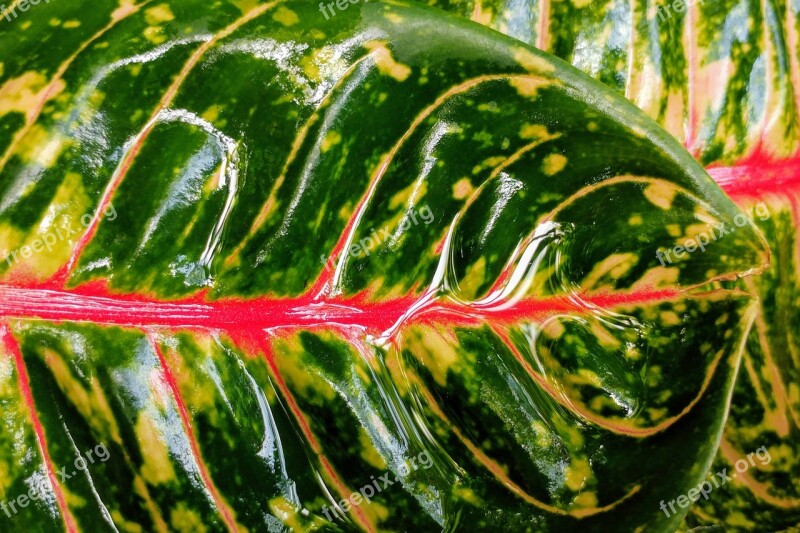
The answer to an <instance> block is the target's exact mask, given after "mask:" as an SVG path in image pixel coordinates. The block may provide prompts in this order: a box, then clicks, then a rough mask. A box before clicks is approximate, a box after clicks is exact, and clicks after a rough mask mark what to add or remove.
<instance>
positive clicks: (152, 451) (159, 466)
mask: <svg viewBox="0 0 800 533" xmlns="http://www.w3.org/2000/svg"><path fill="white" fill-rule="evenodd" d="M134 430H135V431H136V438H137V440H138V441H139V446H140V447H141V449H142V456H143V457H144V463H143V464H142V477H143V478H144V479H145V481H147V482H148V483H149V484H151V485H160V484H162V483H169V482H170V481H172V480H173V479H175V471H174V470H173V468H172V461H170V458H169V449H168V448H167V444H166V442H164V435H163V434H161V432H160V431H159V430H158V428H157V427H156V423H155V421H154V420H153V418H152V417H151V416H150V414H148V413H142V414H141V415H139V419H138V420H137V421H136V426H135V428H134Z"/></svg>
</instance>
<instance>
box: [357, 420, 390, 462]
mask: <svg viewBox="0 0 800 533" xmlns="http://www.w3.org/2000/svg"><path fill="white" fill-rule="evenodd" d="M358 443H359V444H360V445H361V458H362V459H364V461H366V462H367V463H369V464H371V465H372V466H374V467H375V468H377V469H378V470H386V459H384V458H383V456H382V455H381V454H379V453H378V450H376V449H375V445H374V444H372V441H371V440H370V438H369V435H367V432H366V430H365V429H364V428H360V430H359V432H358Z"/></svg>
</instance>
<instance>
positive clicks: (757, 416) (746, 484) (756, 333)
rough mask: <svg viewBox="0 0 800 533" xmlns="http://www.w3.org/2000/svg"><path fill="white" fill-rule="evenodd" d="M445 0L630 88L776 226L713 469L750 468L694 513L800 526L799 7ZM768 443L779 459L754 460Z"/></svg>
mask: <svg viewBox="0 0 800 533" xmlns="http://www.w3.org/2000/svg"><path fill="white" fill-rule="evenodd" d="M438 4H439V5H441V6H442V7H445V8H447V9H449V10H452V11H455V12H458V13H460V14H462V15H463V16H466V17H470V18H472V19H473V20H476V21H478V22H481V23H484V24H487V25H489V26H491V27H493V28H495V29H498V30H499V31H502V32H503V33H506V34H508V35H511V36H513V37H516V38H518V39H520V40H522V41H525V42H528V43H530V44H534V45H536V46H538V47H540V48H542V49H544V50H546V51H548V52H551V53H553V54H555V55H557V56H559V57H561V58H563V59H565V60H567V61H569V62H570V63H572V64H573V65H574V66H576V67H578V68H579V69H581V70H583V71H584V72H586V73H588V74H590V75H591V76H593V77H595V78H596V79H598V80H600V81H602V82H604V83H606V84H607V85H609V86H610V87H612V88H615V89H616V90H617V91H618V92H620V93H622V94H624V95H625V96H627V97H628V98H629V99H630V100H631V101H633V102H634V103H636V104H637V105H638V106H639V107H640V108H641V109H642V110H644V111H645V112H646V113H647V114H648V115H650V116H651V117H652V118H654V119H656V120H657V121H658V122H659V123H660V124H661V125H662V126H664V128H666V129H667V130H668V131H670V132H671V133H672V134H673V135H674V136H675V137H676V138H678V139H679V140H681V141H682V142H683V143H684V145H685V146H686V147H687V148H688V149H689V150H690V151H691V152H692V153H693V154H694V155H695V156H696V157H697V158H698V160H699V161H701V162H703V163H705V164H707V165H710V168H709V169H708V170H709V172H710V173H711V175H712V176H713V177H714V178H715V179H716V180H717V181H718V183H719V184H720V185H722V186H723V188H724V189H725V190H726V192H728V193H729V194H730V195H731V197H732V198H733V199H734V200H735V201H736V202H737V204H738V205H739V206H740V207H741V208H742V209H743V210H744V211H746V212H748V213H750V214H751V215H752V217H753V218H754V220H755V221H756V223H757V224H758V225H759V227H760V229H761V230H762V231H763V232H764V234H765V235H766V238H767V240H768V242H769V243H770V248H771V250H772V255H773V259H772V266H771V268H770V269H769V270H768V271H767V272H766V273H765V274H764V275H763V276H761V277H758V278H753V279H751V280H749V281H747V282H744V283H740V284H739V286H740V287H742V288H743V289H745V290H748V291H749V292H752V293H758V294H759V296H760V300H761V304H760V314H759V318H757V319H756V327H755V328H754V330H753V332H752V333H751V335H750V338H749V339H748V342H747V349H746V351H745V354H744V364H743V368H742V372H741V374H740V378H739V381H738V384H737V386H736V391H735V394H734V397H733V401H732V404H731V405H732V408H731V414H730V418H729V421H728V424H727V426H726V433H725V437H724V439H723V441H722V448H721V452H720V455H719V457H718V459H717V461H716V462H715V464H714V466H713V467H712V469H711V475H712V477H714V474H715V473H716V472H722V470H723V469H726V468H727V470H728V471H729V472H734V471H735V470H736V467H737V462H739V461H742V460H744V461H745V462H746V463H738V466H739V468H740V469H745V464H747V469H746V470H744V471H742V472H737V474H739V477H737V478H736V479H734V480H733V481H732V482H731V483H729V484H726V485H725V487H723V488H722V489H720V490H718V493H716V494H714V496H713V497H711V498H710V499H709V500H708V501H706V500H705V499H703V500H700V502H699V503H698V504H697V505H695V506H694V507H693V515H692V517H691V524H692V525H711V524H724V526H725V528H726V529H729V530H746V531H750V530H753V529H765V530H770V531H777V530H782V529H785V528H789V527H792V526H797V525H798V524H800V493H798V492H797V489H796V487H795V485H796V484H795V483H794V481H793V480H795V479H797V478H798V477H800V463H798V461H797V457H798V453H797V442H799V441H798V431H800V415H798V413H800V358H798V355H797V354H798V352H800V345H799V344H798V339H797V332H798V331H800V329H798V323H799V321H800V315H798V305H797V303H798V292H799V291H800V282H799V281H798V260H797V257H798V253H799V252H798V249H800V244H798V240H797V229H796V228H797V227H798V225H800V224H798V215H797V213H798V192H797V191H798V181H797V176H798V102H800V78H798V73H800V55H799V54H798V51H799V50H800V49H798V40H797V33H798V6H797V5H796V4H793V3H791V2H785V3H779V2H762V3H742V2H729V1H725V0H723V1H715V2H702V1H700V2H686V3H683V2H671V3H669V2H659V3H655V4H649V3H642V2H633V3H620V2H591V3H585V4H584V5H579V3H578V2H566V1H564V2H560V1H557V2H540V1H532V2H528V3H519V2H502V1H498V2H474V3H473V2H454V3H449V4H445V3H443V2H439V3H438ZM762 446H763V447H765V450H766V451H767V452H768V454H769V457H771V458H774V460H772V459H771V460H769V461H768V462H767V463H766V464H762V460H761V459H758V458H757V459H755V460H753V459H752V458H750V459H748V457H749V456H750V455H752V454H753V453H754V452H755V451H756V450H757V449H760V447H762ZM760 456H761V457H766V456H765V455H764V453H763V452H762V453H761V455H760ZM764 461H767V459H766V458H765V459H764ZM715 490H716V489H715ZM675 496H678V495H677V494H676V495H675Z"/></svg>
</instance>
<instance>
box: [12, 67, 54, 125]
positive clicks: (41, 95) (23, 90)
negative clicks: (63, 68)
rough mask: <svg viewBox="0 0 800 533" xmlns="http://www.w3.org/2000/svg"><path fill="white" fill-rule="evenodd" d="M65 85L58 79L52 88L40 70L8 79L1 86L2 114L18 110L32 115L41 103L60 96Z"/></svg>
mask: <svg viewBox="0 0 800 533" xmlns="http://www.w3.org/2000/svg"><path fill="white" fill-rule="evenodd" d="M64 87H66V84H65V83H64V81H63V80H58V81H57V82H56V84H55V86H54V87H53V88H52V89H50V84H49V83H48V79H47V78H46V77H44V76H43V75H42V74H39V73H38V72H26V73H25V74H23V75H21V76H19V77H17V78H12V79H10V80H7V81H6V82H5V83H4V84H3V85H2V86H0V115H5V114H6V113H12V112H18V113H25V114H26V115H27V116H31V115H32V113H33V112H35V110H36V109H37V108H38V107H39V105H41V104H42V103H44V102H47V101H49V100H52V99H53V98H55V97H56V96H58V95H59V93H61V91H63V90H64Z"/></svg>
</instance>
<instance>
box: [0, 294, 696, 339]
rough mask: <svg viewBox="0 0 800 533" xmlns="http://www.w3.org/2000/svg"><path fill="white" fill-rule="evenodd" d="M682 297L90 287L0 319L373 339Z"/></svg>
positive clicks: (26, 305)
mask: <svg viewBox="0 0 800 533" xmlns="http://www.w3.org/2000/svg"><path fill="white" fill-rule="evenodd" d="M682 295H684V293H682V292H680V291H678V290H675V289H662V290H651V291H636V292H626V293H613V294H612V293H609V294H594V295H583V296H580V297H578V296H575V297H568V296H554V297H547V298H539V299H533V298H531V299H525V300H521V301H519V302H517V304H516V305H514V306H511V307H509V308H507V309H498V308H488V307H480V306H478V305H473V304H457V303H454V302H450V301H445V300H435V301H430V302H429V303H426V304H424V305H422V306H421V307H419V308H417V309H415V312H414V315H413V316H408V311H409V309H412V308H414V307H415V304H416V303H418V302H419V301H420V300H423V299H424V297H421V298H416V297H413V296H409V297H405V298H397V299H390V300H385V301H381V302H369V301H366V300H365V299H364V298H363V297H354V298H337V299H332V300H327V301H318V300H314V299H313V298H312V297H311V296H307V297H301V298H285V299H274V298H272V299H270V298H261V299H257V300H236V301H233V300H226V301H217V302H202V301H198V300H181V301H172V302H163V301H156V300H145V299H142V298H137V297H134V296H125V295H113V296H111V295H108V294H102V292H101V290H100V289H98V288H97V287H93V290H92V291H86V289H85V288H83V289H80V290H78V291H59V290H50V289H47V290H43V289H25V288H16V287H7V286H0V317H6V318H36V319H43V320H53V321H61V320H66V321H83V322H93V323H100V324H115V325H124V326H136V327H144V326H161V327H166V328H181V327H185V328H205V329H214V330H222V331H254V330H267V329H274V328H292V327H293V328H302V327H311V326H315V325H320V324H322V323H333V324H341V325H349V326H352V325H356V326H361V327H363V328H365V330H367V331H369V332H371V333H373V334H374V333H382V332H384V331H386V330H388V329H389V328H391V327H392V326H394V325H396V324H397V323H398V322H400V321H401V320H405V321H421V322H438V323H446V324H450V325H476V324H480V323H482V322H484V321H487V320H491V321H492V322H493V323H499V324H504V323H514V322H518V321H520V320H524V319H533V318H540V317H544V316H548V315H552V314H557V313H568V312H587V311H589V310H591V309H597V308H612V307H618V306H621V305H630V304H642V303H648V302H659V301H664V300H669V299H674V298H678V297H681V296H682Z"/></svg>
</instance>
